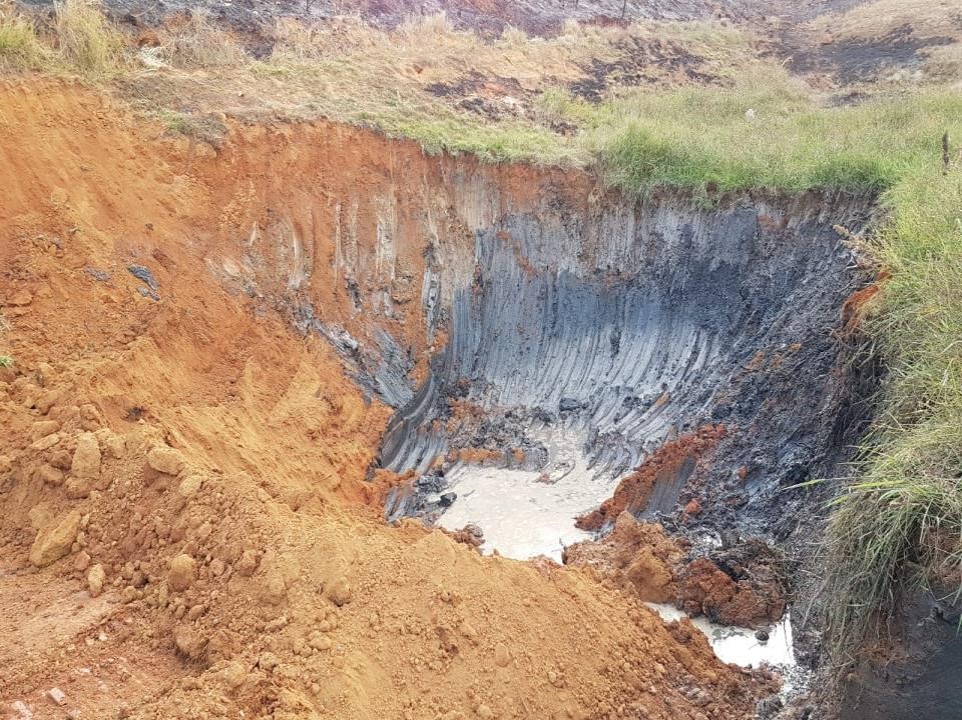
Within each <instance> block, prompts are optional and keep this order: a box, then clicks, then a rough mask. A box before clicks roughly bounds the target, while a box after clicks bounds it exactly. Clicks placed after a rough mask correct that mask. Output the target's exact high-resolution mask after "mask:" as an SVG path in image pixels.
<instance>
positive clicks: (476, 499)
mask: <svg viewBox="0 0 962 720" xmlns="http://www.w3.org/2000/svg"><path fill="white" fill-rule="evenodd" d="M539 439H540V440H541V441H542V442H544V443H545V445H546V447H548V448H549V461H548V465H547V468H546V472H545V473H544V474H542V473H538V472H530V471H525V470H510V469H503V468H494V467H481V466H477V465H459V466H458V467H456V468H455V469H454V470H452V472H451V473H450V474H449V479H450V485H449V488H450V489H451V490H452V491H454V492H456V493H457V494H458V498H457V500H456V501H455V503H454V504H453V505H452V506H451V507H450V508H449V509H448V510H447V512H445V513H444V514H443V515H441V517H440V519H439V523H440V524H441V525H442V526H444V527H445V528H448V529H449V530H457V529H459V528H462V527H464V526H465V525H467V524H468V523H474V524H476V525H478V526H480V527H481V528H482V529H483V530H484V535H485V543H484V545H483V546H482V550H483V551H485V552H488V553H490V552H493V551H495V550H497V551H498V552H499V553H500V554H501V555H504V556H505V557H511V558H515V559H518V560H526V559H529V558H532V557H537V556H538V555H547V556H548V557H550V558H552V559H553V560H555V561H557V562H561V554H562V551H563V549H564V546H565V545H571V544H572V543H575V542H579V541H581V540H587V539H590V538H591V537H592V533H588V532H585V531H583V530H579V529H578V528H576V527H575V526H574V518H575V516H577V515H578V514H580V513H582V512H584V511H585V510H587V509H590V508H591V507H593V506H595V505H597V504H598V503H599V502H600V501H601V500H603V499H604V498H605V497H607V496H609V495H610V494H611V491H612V486H613V485H614V484H615V483H616V479H615V478H613V477H610V476H607V477H606V476H601V477H599V476H597V475H592V474H591V473H589V472H588V468H587V461H586V459H585V457H584V455H583V454H582V453H580V452H579V451H578V446H579V442H581V441H583V437H582V436H581V434H580V433H578V432H575V431H571V430H567V431H566V430H564V429H544V430H542V431H541V433H540V437H539ZM648 606H649V607H650V608H652V609H653V610H655V611H656V612H658V614H659V615H661V616H662V617H663V618H664V619H665V620H667V621H671V620H678V619H680V618H682V617H686V615H685V613H684V612H682V611H680V610H678V609H676V608H675V607H673V606H671V605H661V604H655V603H648ZM692 624H694V626H695V627H697V628H698V629H699V630H701V631H702V632H703V633H704V634H705V636H706V637H707V638H708V641H709V643H710V644H711V646H712V649H713V650H714V651H715V654H716V655H717V656H718V657H719V659H721V660H722V661H723V662H727V663H734V664H736V665H741V666H743V667H759V666H760V665H762V664H767V665H777V666H791V665H794V664H795V657H794V652H793V649H792V627H791V622H790V615H789V614H786V615H785V616H784V617H783V618H782V619H781V620H780V621H779V622H778V623H777V624H775V625H774V626H773V627H771V628H770V629H769V639H768V641H767V642H760V641H759V640H758V639H757V638H756V637H755V631H754V630H752V629H749V628H741V627H728V626H724V625H717V624H715V623H712V622H710V621H708V620H707V619H705V618H703V617H696V618H693V619H692Z"/></svg>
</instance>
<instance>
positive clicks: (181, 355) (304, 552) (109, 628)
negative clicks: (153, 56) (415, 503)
mask: <svg viewBox="0 0 962 720" xmlns="http://www.w3.org/2000/svg"><path fill="white" fill-rule="evenodd" d="M160 135H161V132H160V131H159V130H158V129H157V128H156V127H153V126H146V125H140V124H137V123H135V122H134V121H132V120H131V119H130V118H129V117H128V116H127V115H125V114H124V112H123V110H122V109H120V108H117V107H114V106H112V105H111V104H110V103H109V102H106V101H104V100H103V99H102V98H101V97H99V96H97V95H96V94H94V93H92V92H90V91H87V90H84V89H82V88H77V87H70V86H62V85H58V84H51V85H40V84H39V83H34V84H31V85H30V86H29V87H21V86H16V85H14V86H5V87H3V88H0V161H2V163H3V165H4V167H5V168H6V169H7V171H6V172H5V173H3V175H2V176H0V198H2V200H0V268H2V272H0V298H2V303H3V309H2V312H3V316H4V325H3V330H2V334H0V343H2V352H3V353H4V354H10V355H12V356H13V358H14V360H15V365H14V367H13V368H12V369H8V370H3V371H2V375H0V437H2V449H0V455H2V458H0V548H2V550H0V557H2V558H3V560H2V564H0V607H3V609H4V616H5V617H6V618H8V619H15V620H5V621H3V625H2V626H0V627H2V628H3V632H2V633H0V637H2V638H3V639H2V640H0V703H2V704H3V707H4V709H5V711H6V710H8V709H11V708H12V709H13V712H15V713H19V715H20V716H21V717H25V716H26V714H25V713H27V712H28V710H32V713H33V717H35V718H47V717H51V718H52V717H58V718H59V717H63V716H64V715H65V713H66V712H67V711H74V716H77V715H79V717H83V718H113V717H134V718H167V717H175V716H176V717H195V718H202V717H203V718H226V717H237V716H238V715H239V714H240V713H244V714H245V716H246V717H252V718H269V717H272V718H297V717H336V718H340V719H344V720H348V719H351V718H358V719H361V718H364V719H365V720H368V719H370V718H417V719H420V718H432V719H433V718H445V719H446V720H456V719H457V718H469V717H479V718H635V717H649V718H663V719H665V720H667V719H668V718H671V719H672V720H677V719H681V718H691V719H692V720H695V719H702V718H725V719H728V718H737V717H750V716H751V715H752V711H753V707H754V702H755V700H756V698H757V697H758V696H759V695H760V694H762V693H763V692H764V691H768V690H770V689H771V682H770V681H769V680H767V679H766V678H764V677H759V676H752V675H746V674H745V673H743V672H741V671H739V670H735V669H733V668H731V667H728V666H724V665H722V664H721V663H719V662H718V661H717V660H716V659H715V658H714V656H713V654H712V653H711V651H710V649H709V647H708V645H707V643H706V642H705V640H704V639H703V638H702V637H701V636H699V635H698V634H695V633H675V634H672V633H671V632H669V630H668V629H667V628H666V627H665V625H664V624H663V623H662V622H661V621H660V620H659V619H658V618H657V617H656V616H655V615H654V614H653V613H651V612H650V611H648V610H647V609H646V608H644V607H643V606H642V605H641V604H640V601H637V600H635V599H632V598H629V597H628V596H626V595H624V594H623V593H621V592H618V591H615V590H610V589H605V588H602V587H600V586H598V584H597V583H595V582H594V581H593V580H592V579H591V578H590V577H588V576H587V575H586V574H585V573H584V572H582V571H578V570H574V569H570V568H559V567H557V566H553V565H551V564H544V563H542V564H526V563H517V562H511V561H506V560H503V559H500V558H487V559H486V558H482V557H480V556H479V555H478V554H477V553H476V552H475V551H474V550H472V549H471V548H469V547H465V546H464V545H460V544H457V543H455V542H454V541H452V540H451V539H450V538H448V537H447V536H445V535H443V534H442V533H440V532H427V531H425V530H424V529H423V528H421V527H420V526H419V525H418V524H417V523H415V522H412V521H408V522H405V523H403V524H402V525H401V527H399V528H388V527H386V526H384V525H383V523H382V522H381V520H380V517H379V515H380V509H379V503H380V499H381V495H380V490H379V488H378V486H377V485H371V484H368V483H366V482H365V475H366V473H367V471H368V468H369V467H370V466H371V464H372V462H373V460H374V459H375V456H376V452H377V446H378V442H379V439H380V435H381V432H382V430H383V428H384V427H385V424H386V421H387V416H388V412H389V411H388V409H387V408H386V407H385V406H384V405H382V404H381V403H380V402H379V401H378V400H377V399H375V398H374V397H373V396H372V394H371V393H370V392H367V391H365V390H364V389H363V388H361V387H359V386H358V385H357V384H356V383H355V382H353V381H352V379H351V378H349V377H348V376H347V375H346V374H345V371H344V363H345V362H347V360H345V358H353V364H351V363H350V362H349V363H348V367H349V368H351V369H352V372H354V371H360V370H363V369H364V368H363V367H362V366H363V364H364V362H366V360H365V358H364V357H363V356H359V355H360V354H359V353H354V355H352V354H351V347H352V346H351V343H350V342H348V341H347V340H346V339H345V336H347V337H349V338H354V337H358V338H370V341H371V342H377V341H378V340H379V337H380V336H378V334H377V332H376V329H377V326H375V325H372V324H371V323H364V322H362V321H361V318H367V319H370V318H371V317H376V318H378V323H380V325H379V326H380V327H382V328H385V327H386V328H389V329H390V330H391V331H392V333H393V337H394V338H397V340H395V343H405V344H406V345H405V347H404V348H402V349H401V350H400V352H402V353H405V354H406V353H408V352H410V353H411V355H412V358H413V359H412V360H411V362H410V363H409V367H410V373H411V378H412V382H414V381H416V376H417V374H418V367H419V362H423V360H420V356H424V355H428V354H429V348H428V347H425V345H426V343H427V342H429V341H426V340H425V338H426V337H429V336H430V334H429V333H428V332H426V329H425V321H424V320H423V319H422V318H421V313H420V310H418V311H415V310H414V307H415V305H417V304H416V303H411V302H409V298H410V297H411V296H412V293H414V292H415V290H414V289H415V288H417V291H418V292H420V290H421V288H420V287H419V286H418V285H417V284H416V283H413V282H410V279H411V277H413V275H414V273H415V272H421V271H423V267H422V265H421V263H423V254H424V248H423V246H420V245H416V244H413V243H412V244H405V243H404V242H401V241H400V240H399V239H400V238H403V237H405V236H406V235H417V236H419V237H420V236H422V234H421V233H422V230H423V229H424V228H429V229H430V228H434V230H435V237H438V238H441V239H439V240H438V243H439V244H440V243H442V242H447V241H448V239H450V238H457V237H463V234H461V235H459V234H458V232H457V229H458V220H457V218H456V216H454V215H453V214H452V213H449V212H447V206H446V205H445V203H444V202H441V201H440V200H439V197H441V195H440V194H438V193H431V192H429V188H430V187H431V184H430V183H428V182H427V180H426V178H427V179H430V180H431V181H432V182H435V181H436V180H438V179H439V178H440V177H441V174H442V171H443V167H442V166H441V165H439V164H437V163H432V162H430V161H428V160H426V159H425V158H424V157H423V156H422V155H421V154H420V153H418V152H417V151H415V150H414V149H413V148H412V147H410V146H405V145H402V146H400V148H399V149H398V148H394V147H392V146H389V144H388V143H387V142H386V141H383V140H378V139H373V138H372V136H369V135H365V134H361V133H357V132H354V131H350V130H345V129H342V128H336V127H330V126H322V125H318V126H301V127H275V128H271V127H246V128H236V129H235V131H234V136H233V138H232V139H231V140H230V141H229V142H228V143H227V145H225V146H224V147H223V148H222V149H221V150H220V151H219V154H217V155H216V157H215V155H214V151H213V150H211V149H209V148H206V147H204V146H198V145H190V144H187V143H172V142H168V141H167V140H165V139H163V138H161V137H160ZM362 141H363V142H362ZM462 167H464V168H467V169H470V166H469V165H464V166H462ZM503 172H504V174H505V179H506V181H507V184H506V185H505V188H506V192H507V191H508V190H509V189H512V190H513V187H512V185H511V180H512V177H511V176H512V173H516V174H517V177H515V178H514V184H515V187H517V188H518V193H517V196H516V197H520V198H524V196H525V193H524V192H523V191H522V189H523V188H524V187H527V183H526V182H525V181H526V180H527V179H528V178H526V177H525V176H524V173H523V172H521V171H512V170H505V171H503ZM525 172H526V171H525ZM465 182H467V181H465ZM441 186H443V183H440V184H439V185H438V187H441ZM385 187H389V188H392V189H393V190H392V192H391V193H384V192H380V191H379V189H383V188H385ZM375 191H378V192H375ZM358 198H373V200H369V201H366V202H365V201H362V200H359V199H358ZM477 199H478V196H473V197H471V196H469V197H466V198H464V199H462V200H461V203H462V204H461V206H460V207H461V208H462V209H464V208H467V211H470V212H474V213H475V214H485V213H487V214H491V213H494V212H496V208H489V207H483V206H472V205H471V203H472V202H473V201H476V200H477ZM409 201H410V202H409ZM438 228H443V229H444V232H440V231H438ZM452 242H454V241H453V240H452ZM455 245H456V243H455ZM449 249H450V254H451V256H452V257H459V255H458V252H460V251H459V250H458V248H457V247H451V248H449ZM464 249H465V251H467V249H468V247H467V245H465V248H464ZM409 276H410V277H409ZM375 304H376V308H377V309H376V310H375V309H373V308H375ZM418 307H420V306H418ZM297 327H300V328H301V329H302V330H303V331H304V332H303V333H302V332H300V331H296V328H297ZM325 332H326V333H327V334H328V335H329V336H330V337H334V338H335V339H339V340H340V341H341V343H342V344H341V345H340V346H338V345H337V343H334V347H335V348H337V352H335V350H333V349H332V347H331V345H330V344H329V343H328V342H326V341H325V340H324V339H323V338H321V337H320V335H323V334H324V333H325ZM380 341H382V342H383V338H380ZM332 342H333V341H332ZM354 347H355V348H356V347H357V346H356V345H355V346H354ZM345 348H347V349H345ZM412 348H413V350H412ZM418 350H420V351H422V352H420V353H419V352H417V351H418ZM338 353H340V356H339V354H338ZM381 389H382V390H383V388H381ZM399 392H400V391H399ZM676 636H679V637H680V636H684V637H686V638H687V639H686V640H685V641H684V642H682V641H680V640H678V639H677V638H676ZM54 687H56V688H59V689H60V690H61V691H62V692H63V694H64V696H65V698H64V700H63V702H64V704H63V705H62V706H60V705H57V704H56V702H55V699H52V698H51V697H47V696H45V693H46V692H47V691H48V690H50V689H51V688H54ZM54 696H55V698H56V697H59V696H57V695H56V694H54ZM14 703H19V704H17V705H13V704H14Z"/></svg>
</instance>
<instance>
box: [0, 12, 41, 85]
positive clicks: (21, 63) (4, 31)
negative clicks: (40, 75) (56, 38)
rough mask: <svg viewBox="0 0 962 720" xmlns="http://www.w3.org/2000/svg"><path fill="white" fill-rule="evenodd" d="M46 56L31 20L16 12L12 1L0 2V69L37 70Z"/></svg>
mask: <svg viewBox="0 0 962 720" xmlns="http://www.w3.org/2000/svg"><path fill="white" fill-rule="evenodd" d="M47 56H48V50H47V48H46V47H44V46H43V45H42V44H41V42H40V40H39V39H38V38H37V32H36V28H35V27H34V24H33V22H32V21H31V20H29V19H28V18H26V17H24V16H23V15H21V14H20V13H19V12H17V10H16V7H15V6H14V5H13V3H0V69H3V70H13V71H23V70H38V69H40V68H41V67H43V64H44V60H45V59H46V58H47Z"/></svg>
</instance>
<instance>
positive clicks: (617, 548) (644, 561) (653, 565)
mask: <svg viewBox="0 0 962 720" xmlns="http://www.w3.org/2000/svg"><path fill="white" fill-rule="evenodd" d="M684 557H685V548H684V547H682V546H681V545H680V544H679V541H678V540H675V539H674V538H670V537H668V536H667V535H665V531H664V529H663V528H662V527H661V525H655V524H652V523H639V522H637V521H636V520H635V519H634V518H633V517H632V516H631V514H630V513H627V512H623V513H621V515H619V516H618V519H617V520H616V521H615V527H614V529H613V530H612V531H611V533H609V534H608V535H607V536H606V537H605V538H604V539H603V540H601V541H598V542H596V541H592V540H586V541H584V542H580V543H576V544H574V545H571V546H569V547H567V548H566V549H565V555H564V561H565V564H566V565H573V566H576V567H587V568H592V569H593V570H594V571H595V572H596V573H597V574H598V576H599V577H600V578H601V579H603V580H604V581H607V582H609V583H611V584H613V585H614V586H616V587H620V588H623V589H626V590H630V591H632V592H634V593H636V594H637V595H638V597H639V598H640V599H641V600H644V601H646V602H654V603H673V602H675V599H676V597H677V595H678V589H677V587H676V586H675V571H676V568H677V567H678V566H679V565H680V563H681V562H682V560H683V559H684Z"/></svg>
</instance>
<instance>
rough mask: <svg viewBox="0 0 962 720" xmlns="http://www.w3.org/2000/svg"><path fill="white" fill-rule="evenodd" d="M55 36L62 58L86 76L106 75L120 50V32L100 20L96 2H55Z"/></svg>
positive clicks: (91, 0)
mask: <svg viewBox="0 0 962 720" xmlns="http://www.w3.org/2000/svg"><path fill="white" fill-rule="evenodd" d="M54 7H55V14H56V34H57V40H58V43H59V46H60V51H61V53H62V54H63V56H64V58H65V59H66V60H67V61H68V62H70V63H71V64H73V65H74V66H76V67H77V68H78V69H79V70H81V71H82V72H84V73H87V74H90V75H102V74H105V73H108V72H110V71H111V70H113V69H114V68H115V66H116V65H117V64H118V63H119V61H120V59H121V57H122V51H123V47H124V41H123V37H122V36H121V34H120V32H119V31H118V30H117V29H116V28H115V27H114V26H113V25H112V24H110V23H109V22H108V21H107V19H106V18H105V17H104V14H103V11H102V9H101V5H100V3H99V2H97V0H61V1H60V2H56V3H55V5H54Z"/></svg>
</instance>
